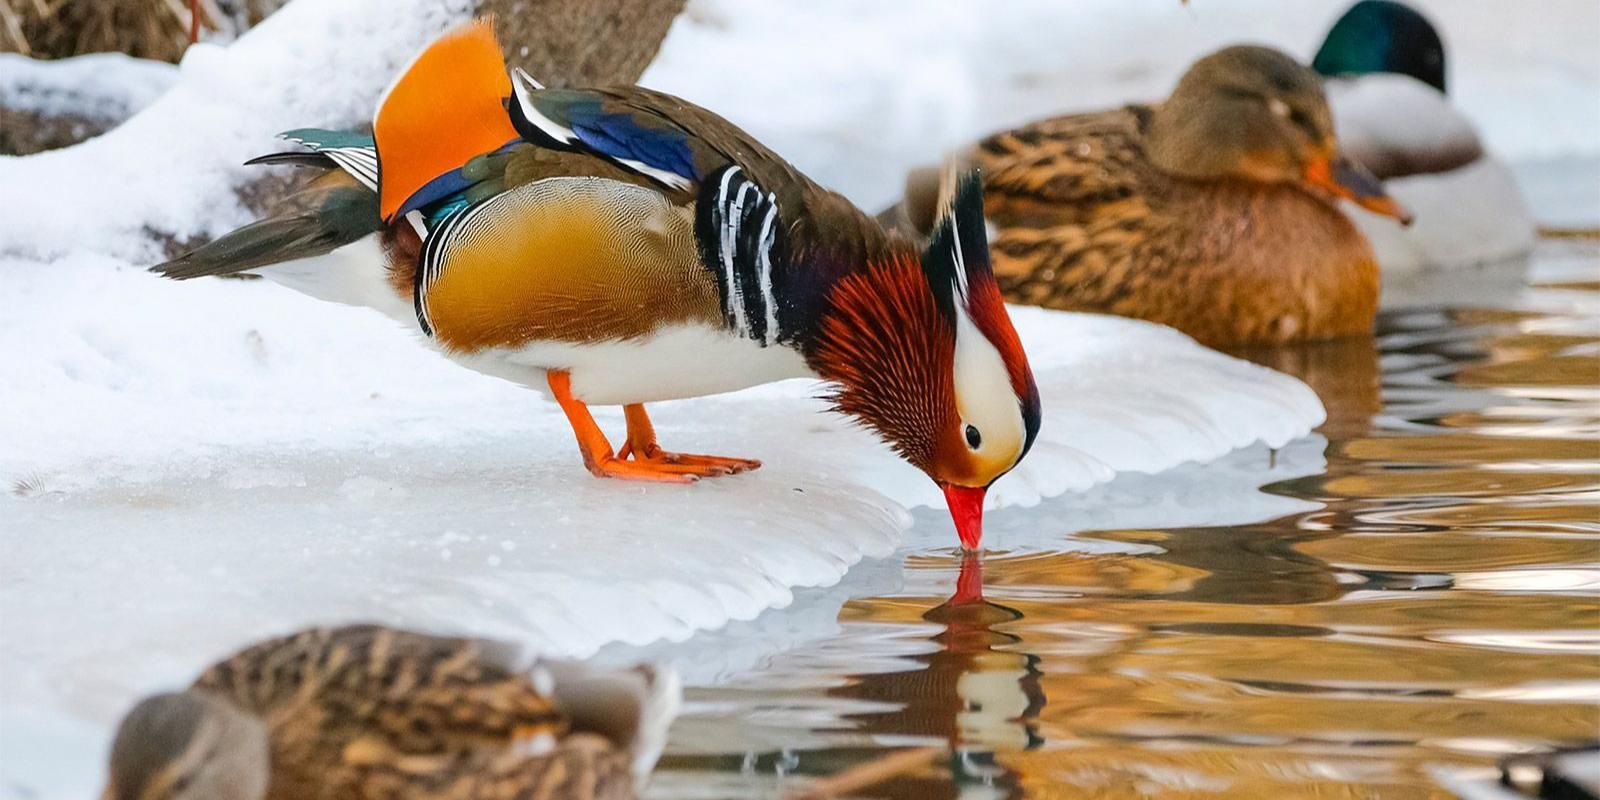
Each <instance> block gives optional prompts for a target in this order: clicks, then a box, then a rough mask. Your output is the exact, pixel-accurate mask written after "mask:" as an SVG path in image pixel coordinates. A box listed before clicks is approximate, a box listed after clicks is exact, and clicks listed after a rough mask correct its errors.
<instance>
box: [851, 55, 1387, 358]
mask: <svg viewBox="0 0 1600 800" xmlns="http://www.w3.org/2000/svg"><path fill="white" fill-rule="evenodd" d="M954 161H955V162H956V163H957V164H960V165H962V166H974V167H977V168H979V169H980V170H981V171H982V174H983V181H984V204H985V207H986V210H987V214H988V218H987V219H988V223H989V225H990V226H991V231H992V232H991V242H992V258H993V259H994V272H995V273H996V275H997V276H998V278H999V281H1000V285H1001V287H1002V288H1003V290H1004V291H1005V294H1006V296H1007V298H1008V299H1010V300H1012V301H1015V302H1019V303H1029V304H1034V305H1041V306H1046V307H1049V308H1058V309H1065V310H1072V311H1094V312H1103V313H1111V314H1119V315H1122V316H1129V317H1138V318H1140V319H1146V320H1150V321H1153V322H1160V323H1163V324H1166V325H1170V326H1172V327H1174V328H1177V329H1179V330H1181V331H1183V332H1184V333H1187V334H1189V335H1190V336H1192V337H1194V338H1195V339H1197V340H1199V341H1200V342H1202V343H1204V344H1207V345H1210V346H1214V347H1216V346H1230V345H1275V344H1283V343H1286V342H1296V341H1303V340H1312V339H1327V338H1332V337H1339V336H1348V335H1352V334H1364V333H1367V332H1369V331H1370V330H1371V328H1372V321H1373V316H1374V314H1375V313H1376V310H1377V305H1378V267H1377V264H1376V263H1375V261H1374V259H1373V255H1372V249H1371V247H1370V246H1369V245H1368V244H1367V241H1366V238H1365V237H1363V236H1362V235H1361V232H1360V231H1359V230H1357V229H1356V227H1355V225H1354V224H1353V223H1352V222H1351V221H1350V219H1349V218H1348V217H1346V216H1345V214H1344V212H1343V211H1341V210H1340V208H1339V205H1338V199H1339V198H1346V199H1349V200H1352V201H1354V202H1356V203H1358V204H1360V205H1362V206H1365V207H1366V208H1368V209H1371V210H1372V211H1375V212H1377V213H1380V214H1387V215H1389V216H1392V217H1396V218H1399V219H1400V220H1402V221H1408V220H1409V215H1408V214H1407V212H1406V211H1405V210H1404V209H1403V208H1402V207H1401V206H1400V205H1399V204H1397V203H1396V202H1395V201H1394V200H1392V199H1390V198H1389V196H1388V195H1387V194H1385V192H1384V189H1383V186H1382V185H1381V184H1380V183H1379V182H1378V180H1377V179H1376V178H1374V177H1373V176H1372V175H1371V174H1370V173H1369V172H1367V171H1366V170H1364V169H1362V168H1361V167H1360V166H1359V165H1357V164H1355V163H1354V162H1351V161H1350V160H1348V159H1346V158H1344V157H1343V156H1342V155H1341V154H1340V152H1339V149H1338V144H1337V141H1336V139H1335V136H1334V131H1333V120H1332V115H1331V113H1330V112H1329V110H1328V104H1327V101H1326V99H1325V98H1324V96H1323V93H1322V81H1321V79H1320V78H1319V77H1318V76H1317V74H1316V73H1315V72H1313V71H1312V70H1311V69H1309V68H1308V67H1306V66H1304V65H1302V64H1300V63H1298V62H1296V61H1295V60H1294V59H1292V58H1290V57H1289V56H1287V55H1285V54H1283V53H1281V52H1278V51H1276V50H1272V49H1268V48H1264V47H1248V46H1239V47H1229V48H1227V49H1224V50H1222V51H1219V52H1217V53H1214V54H1212V55H1209V56H1206V57H1205V58H1202V59H1201V60H1199V61H1198V62H1196V63H1195V64H1194V65H1193V66H1192V67H1190V69H1189V70H1188V72H1187V73H1186V74H1185V75H1184V76H1183V78H1182V79H1181V80H1180V81H1179V82H1178V85H1177V87H1176V88H1175V89H1174V90H1173V92H1172V96H1171V97H1169V98H1168V99H1167V100H1166V101H1165V102H1162V103H1160V104H1159V105H1153V106H1146V105H1132V106H1127V107H1125V108H1120V109H1116V110H1113V111H1104V112H1098V113H1089V114H1075V115H1071V116H1064V117H1057V118H1054V119H1047V120H1044V121H1041V122H1036V123H1033V124H1031V125H1028V126H1025V127H1022V128H1018V129H1016V130H1011V131H1005V132H1002V133H997V134H994V135H992V136H990V137H988V138H986V139H984V140H982V141H981V142H979V143H978V144H977V145H976V146H975V147H972V148H971V149H969V150H967V151H965V152H963V153H960V154H958V155H957V156H955V158H954ZM938 186H939V181H938V179H937V178H936V177H935V175H934V173H933V172H930V171H926V170H924V171H920V172H918V173H914V174H913V175H912V176H911V178H910V179H909V180H908V181H907V199H906V201H905V202H904V203H903V204H902V206H901V207H899V208H897V209H891V210H890V211H888V212H885V214H884V215H881V216H880V219H882V220H884V221H885V222H889V223H896V222H899V223H903V224H905V225H909V226H910V227H912V228H914V229H917V230H922V231H929V230H933V227H932V226H933V224H934V221H935V219H936V217H935V214H934V211H935V209H936V208H937V205H936V204H935V202H934V198H935V197H936V195H937V192H938Z"/></svg>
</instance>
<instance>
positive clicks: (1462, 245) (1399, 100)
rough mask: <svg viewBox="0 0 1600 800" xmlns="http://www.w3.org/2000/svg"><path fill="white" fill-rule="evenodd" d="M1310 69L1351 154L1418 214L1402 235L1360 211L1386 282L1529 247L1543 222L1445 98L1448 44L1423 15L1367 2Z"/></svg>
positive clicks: (1389, 2)
mask: <svg viewBox="0 0 1600 800" xmlns="http://www.w3.org/2000/svg"><path fill="white" fill-rule="evenodd" d="M1311 64H1312V67H1313V68H1314V69H1316V71H1317V72H1319V73H1321V74H1322V75H1324V76H1326V85H1327V92H1328V100H1329V103H1330V104H1331V105H1332V107H1333V120H1334V127H1335V129H1336V130H1337V131H1338V135H1339V142H1340V145H1341V146H1342V147H1343V149H1344V152H1345V153H1346V154H1347V155H1349V156H1350V157H1351V158H1353V159H1355V160H1356V161H1359V162H1360V163H1361V164H1362V165H1363V166H1365V167H1366V168H1367V169H1369V170H1371V171H1372V172H1373V174H1375V175H1377V176H1378V177H1379V178H1381V179H1382V180H1383V181H1384V183H1385V185H1386V186H1387V187H1388V189H1389V191H1390V193H1391V194H1393V195H1394V197H1395V198H1396V199H1397V200H1399V201H1400V202H1402V203H1404V204H1405V205H1406V207H1407V208H1410V209H1411V210H1412V211H1414V212H1415V213H1416V215H1417V224H1416V225H1413V226H1411V227H1409V228H1405V229H1400V228H1396V227H1395V226H1394V225H1390V224H1386V221H1385V220H1380V219H1377V218H1375V217H1373V216H1372V215H1369V214H1363V213H1359V212H1357V213H1356V214H1355V215H1354V218H1355V222H1356V225H1357V226H1358V227H1360V228H1361V229H1362V231H1363V232H1364V233H1365V234H1366V235H1367V238H1368V239H1369V240H1371V242H1372V245H1373V249H1374V250H1375V251H1376V253H1377V255H1378V263H1379V264H1381V265H1382V267H1383V274H1384V278H1385V279H1386V280H1394V279H1397V278H1404V277H1406V276H1409V275H1413V274H1415V273H1417V272H1418V271H1420V270H1422V269H1425V268H1428V267H1449V266H1470V265H1474V264H1482V263H1487V262H1493V261H1501V260H1504V259H1509V258H1515V257H1518V256H1521V255H1523V254H1525V253H1527V252H1528V251H1529V250H1530V249H1532V247H1533V245H1534V242H1535V240H1536V238H1537V226H1536V225H1535V222H1534V219H1533V216H1532V214H1531V213H1530V212H1529V210H1528V206H1527V203H1526V201H1525V200H1524V198H1523V196H1522V191H1521V188H1520V187H1519V186H1518V184H1517V180H1516V177H1515V175H1514V174H1513V173H1512V172H1511V169H1510V168H1509V167H1508V166H1506V165H1505V164H1504V163H1503V162H1501V161H1500V160H1499V159H1497V158H1495V156H1494V155H1493V154H1492V153H1490V152H1488V150H1487V149H1486V148H1485V147H1484V145H1483V143H1482V141H1481V140H1480V139H1479V137H1478V132H1477V129H1476V126H1474V125H1473V124H1472V121H1471V120H1469V119H1468V118H1467V117H1466V115H1464V114H1462V113H1461V111H1460V110H1459V109H1457V108H1456V107H1455V105H1454V104H1452V103H1451V102H1450V97H1449V95H1448V94H1446V90H1447V83H1446V81H1447V80H1448V70H1447V67H1448V61H1447V58H1446V53H1445V44H1444V41H1443V39H1442V38H1441V37H1440V35H1439V32H1438V31H1437V30H1436V29H1435V28H1434V26H1433V24H1432V23H1431V22H1429V21H1428V19H1427V17H1425V16H1423V15H1422V14H1421V13H1419V12H1417V11H1416V10H1415V9H1412V8H1411V7H1409V6H1407V5H1405V4H1403V3H1398V2H1394V1H1393V0H1361V2H1358V3H1356V4H1355V5H1353V6H1351V7H1350V9H1349V10H1348V11H1346V12H1345V13H1344V15H1343V16H1341V17H1340V18H1339V19H1338V21H1336V22H1335V23H1334V24H1333V27H1332V28H1331V29H1330V30H1329V31H1328V35H1327V37H1326V38H1325V39H1324V40H1323V42H1322V46H1321V47H1320V48H1319V49H1318V50H1317V54H1316V57H1315V58H1314V59H1313V60H1312V62H1311Z"/></svg>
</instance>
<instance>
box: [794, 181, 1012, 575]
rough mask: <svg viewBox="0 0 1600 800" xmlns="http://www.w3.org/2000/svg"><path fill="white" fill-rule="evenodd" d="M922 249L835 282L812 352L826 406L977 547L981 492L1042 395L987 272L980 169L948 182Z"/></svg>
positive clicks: (1007, 463) (1004, 465)
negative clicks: (870, 440) (941, 498)
mask: <svg viewBox="0 0 1600 800" xmlns="http://www.w3.org/2000/svg"><path fill="white" fill-rule="evenodd" d="M946 189H947V191H946V197H945V198H944V200H943V202H942V203H941V209H940V212H939V215H938V218H937V220H936V222H935V225H934V228H933V233H932V236H931V238H930V240H929V243H928V246H927V248H926V250H924V251H923V252H922V253H921V254H920V257H918V256H917V255H916V254H914V253H911V252H908V253H902V254H901V255H900V256H896V257H891V258H890V259H889V260H888V261H887V262H886V263H880V264H874V265H872V266H871V267H869V268H868V269H866V270H864V271H862V272H860V273H858V274H856V275H853V276H851V277H849V278H846V279H844V280H843V281H841V282H840V283H839V284H838V285H837V286H836V287H835V288H834V290H833V293H832V295H831V297H830V309H829V311H828V313H827V315H826V316H825V317H824V319H823V323H822V329H821V334H820V336H819V342H818V347H817V360H818V362H819V363H820V365H821V370H820V371H821V373H822V374H823V375H824V376H825V377H827V378H829V379H831V380H832V381H833V382H834V384H835V389H834V390H833V392H832V394H831V395H830V399H831V400H832V401H833V404H834V407H835V408H837V409H838V410H839V411H841V412H843V413H845V414H848V415H850V416H852V417H854V418H855V419H857V420H859V421H860V422H861V423H863V424H864V425H866V426H867V427H868V428H870V429H871V430H873V431H875V432H876V433H877V434H878V435H879V436H880V437H882V438H883V439H884V441H886V442H887V443H888V444H889V445H890V446H892V447H893V448H894V449H895V450H896V451H897V452H898V453H899V454H900V456H901V457H902V458H904V459H905V460H906V461H909V462H910V463H911V464H912V465H913V466H915V467H917V468H918V469H920V470H922V471H923V472H925V473H927V475H928V477H930V478H932V479H933V481H934V482H935V483H936V484H938V485H939V488H941V489H942V490H944V494H945V498H946V500H947V501H948V502H949V505H950V514H951V516H952V517H953V518H954V520H955V524H956V530H957V532H958V533H959V534H960V536H961V544H962V546H963V547H964V548H966V549H968V550H975V549H977V547H978V543H979V540H980V538H981V537H982V535H983V500H984V495H985V492H986V491H987V490H988V488H989V485H990V484H992V483H994V482H995V480H996V479H998V478H999V477H1000V476H1001V475H1004V474H1005V473H1006V472H1007V471H1009V470H1010V469H1011V468H1012V467H1014V466H1016V465H1017V462H1018V461H1021V460H1022V457H1023V455H1024V454H1026V453H1027V452H1028V448H1029V447H1030V446H1031V445H1032V444H1033V440H1034V437H1035V436H1037V435H1038V433H1039V391H1038V389H1037V388H1036V387H1035V385H1034V382H1033V373H1032V372H1031V371H1030V370H1029V368H1028V359H1027V356H1026V355H1025V354H1024V353H1023V351H1022V342H1021V340H1020V339H1018V337H1017V332H1016V330H1015V329H1014V328H1013V327H1012V326H1011V318H1010V317H1009V316H1008V315H1007V314H1006V307H1005V302H1004V301H1003V300H1002V298H1001V295H1000V287H999V286H998V285H997V284H996V283H995V279H994V273H993V272H992V271H991V269H990V266H989V247H988V236H987V234H986V232H985V223H984V217H983V187H982V184H981V182H980V180H979V177H978V174H977V172H975V171H974V172H969V173H967V174H965V175H961V176H959V177H953V178H952V179H951V180H947V181H946Z"/></svg>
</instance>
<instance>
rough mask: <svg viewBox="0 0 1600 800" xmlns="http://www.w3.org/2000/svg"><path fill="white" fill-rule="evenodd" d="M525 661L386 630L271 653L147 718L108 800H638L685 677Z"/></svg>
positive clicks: (124, 738) (143, 709)
mask: <svg viewBox="0 0 1600 800" xmlns="http://www.w3.org/2000/svg"><path fill="white" fill-rule="evenodd" d="M516 660H517V659H516V655H515V652H514V648H511V647H509V646H506V645H501V644H497V643H492V642H484V641H480V640H475V639H461V638H445V637H438V636H428V635H423V634H419V633H410V632H407V631H400V630H394V629H390V628H384V627H381V626H377V625H354V626H349V627H343V628H332V629H324V628H318V629H312V630H307V631H303V632H300V633H296V634H293V635H290V636H286V637H283V638H279V639H273V640H271V641H267V642H263V643H261V644H258V645H255V646H253V647H250V648H248V649H246V650H244V651H242V652H240V653H238V654H237V655H234V656H232V657H230V658H228V659H227V660H225V661H222V662H221V663H218V664H217V665H215V666H213V667H211V668H210V669H208V670H206V672H205V674H203V675H201V676H200V678H199V679H198V680H196V681H195V682H194V685H192V686H190V687H189V688H188V689H187V690H185V691H183V692H177V693H169V694H160V695H156V696H153V697H150V698H147V699H145V700H144V701H142V702H140V703H139V704H138V705H137V706H135V707H134V708H133V710H132V711H130V712H129V713H128V715H127V716H126V717H125V718H124V719H123V721H122V725H121V727H120V728H119V729H118V731H117V735H116V739H115V742H114V743H113V744H112V748H111V763H110V780H109V783H108V785H107V787H106V790H105V795H104V798H105V800H304V799H305V798H322V799H323V800H346V799H347V798H348V800H357V799H358V798H359V799H360V800H369V799H370V798H387V799H388V800H489V799H490V798H493V800H623V798H632V797H634V789H635V786H636V782H637V781H641V780H642V779H643V777H644V776H645V775H646V774H647V773H648V772H649V770H650V767H651V766H653V764H654V763H655V759H656V756H657V755H658V754H659V753H660V749H661V746H662V744H663V742H664V739H665V736H666V727H667V724H668V723H669V722H670V721H671V719H672V717H673V715H674V714H675V713H676V710H677V705H678V685H677V679H676V677H675V676H673V675H671V674H670V673H662V674H657V673H656V672H655V671H654V670H652V669H650V668H647V667H641V668H636V669H631V670H621V671H614V672H606V671H600V670H596V669H593V668H590V667H586V666H583V665H581V664H576V663H540V664H537V665H533V666H531V668H529V669H522V668H519V667H518V665H517V663H516Z"/></svg>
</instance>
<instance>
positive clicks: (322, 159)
mask: <svg viewBox="0 0 1600 800" xmlns="http://www.w3.org/2000/svg"><path fill="white" fill-rule="evenodd" d="M280 164H291V165H294V166H297V167H322V168H324V169H333V168H335V167H337V166H339V165H338V164H337V163H335V162H334V160H333V158H331V157H330V156H329V155H328V154H327V153H317V152H310V151H305V150H301V151H298V152H294V153H267V154H266V155H264V156H256V157H255V158H252V159H250V160H249V161H246V162H244V165H245V166H247V167H254V166H257V165H264V166H277V165H280Z"/></svg>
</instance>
